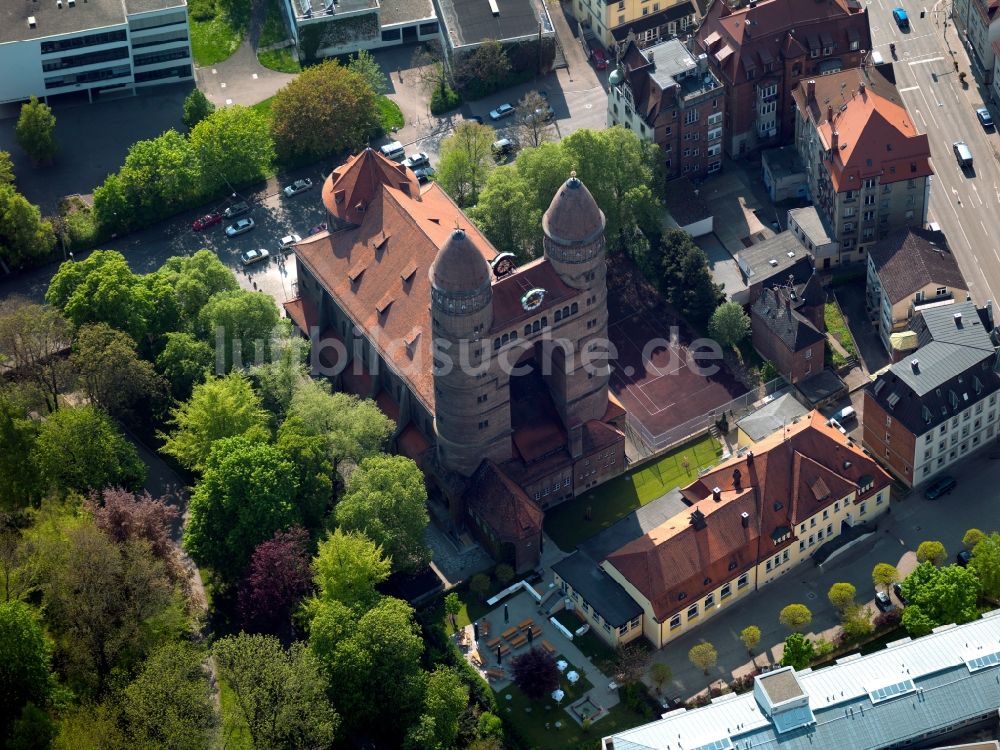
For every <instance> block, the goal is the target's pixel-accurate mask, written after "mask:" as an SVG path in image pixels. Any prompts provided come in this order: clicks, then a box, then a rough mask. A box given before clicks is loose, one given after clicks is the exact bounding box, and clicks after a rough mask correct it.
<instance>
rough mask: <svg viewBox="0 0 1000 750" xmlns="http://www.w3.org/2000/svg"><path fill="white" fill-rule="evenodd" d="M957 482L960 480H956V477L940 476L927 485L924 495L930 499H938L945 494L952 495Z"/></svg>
mask: <svg viewBox="0 0 1000 750" xmlns="http://www.w3.org/2000/svg"><path fill="white" fill-rule="evenodd" d="M957 484H958V482H956V481H955V478H954V477H948V476H944V477H939V478H938V479H935V480H934V481H933V482H931V483H930V484H929V485H927V489H926V490H924V497H926V498H927V499H928V500H937V499H938V498H939V497H943V496H944V495H950V494H951V491H952V490H953V489H955V485H957Z"/></svg>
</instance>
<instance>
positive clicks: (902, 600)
mask: <svg viewBox="0 0 1000 750" xmlns="http://www.w3.org/2000/svg"><path fill="white" fill-rule="evenodd" d="M892 593H894V594H895V595H896V598H897V599H899V603H900V604H902V605H904V606H905V605H906V604H907V601H906V597H905V596H903V587H902V586H900V585H899V584H898V583H894V584H892Z"/></svg>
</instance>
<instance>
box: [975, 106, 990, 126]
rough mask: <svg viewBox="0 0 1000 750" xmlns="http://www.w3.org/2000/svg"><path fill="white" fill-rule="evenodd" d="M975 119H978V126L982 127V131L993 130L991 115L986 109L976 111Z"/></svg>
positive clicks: (981, 108)
mask: <svg viewBox="0 0 1000 750" xmlns="http://www.w3.org/2000/svg"><path fill="white" fill-rule="evenodd" d="M976 117H978V118H979V124H980V125H982V126H983V130H993V115H991V114H990V111H989V110H988V109H986V107H980V108H979V109H977V110H976Z"/></svg>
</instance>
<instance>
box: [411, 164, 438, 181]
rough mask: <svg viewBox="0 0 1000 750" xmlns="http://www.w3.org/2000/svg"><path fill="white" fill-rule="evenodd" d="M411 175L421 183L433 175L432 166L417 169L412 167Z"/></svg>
mask: <svg viewBox="0 0 1000 750" xmlns="http://www.w3.org/2000/svg"><path fill="white" fill-rule="evenodd" d="M413 176H414V177H416V178H417V182H419V183H420V184H421V185H423V184H424V183H425V182H428V181H429V180H430V179H431V177H433V176H434V167H420V168H419V169H414V170H413Z"/></svg>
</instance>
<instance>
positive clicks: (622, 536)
mask: <svg viewBox="0 0 1000 750" xmlns="http://www.w3.org/2000/svg"><path fill="white" fill-rule="evenodd" d="M612 481H614V482H631V481H632V480H631V477H628V476H625V477H621V478H620V479H614V480H612ZM687 507H688V504H687V503H686V502H684V498H683V497H682V496H681V493H680V490H678V489H673V490H671V491H670V492H668V493H667V494H666V495H663V496H662V497H658V498H657V499H656V500H653V501H652V502H649V503H646V504H645V505H643V506H642V507H641V508H638V509H636V510H635V511H633V512H632V513H630V514H629V515H627V516H625V518H622V519H620V520H618V521H615V522H614V523H613V524H611V525H610V526H609V527H608V528H606V529H604V530H603V531H601V532H599V533H597V534H595V535H594V536H592V537H591V538H590V539H588V540H587V541H586V542H584V543H583V544H581V545H580V549H582V550H583V551H584V552H586V553H587V554H588V555H590V556H591V557H592V558H593V559H594V560H597V561H601V560H604V559H605V558H606V557H607V556H608V555H610V554H611V553H612V552H614V551H615V550H618V549H621V548H622V547H624V546H625V545H626V544H628V543H629V542H631V541H634V540H636V539H638V538H639V537H641V536H642V535H643V534H646V533H648V532H649V531H652V530H653V529H655V528H656V527H657V526H661V525H662V524H663V523H664V522H665V521H668V520H669V519H671V518H673V517H674V516H676V515H677V514H678V513H683V512H684V510H685V509H686V508H687Z"/></svg>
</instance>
